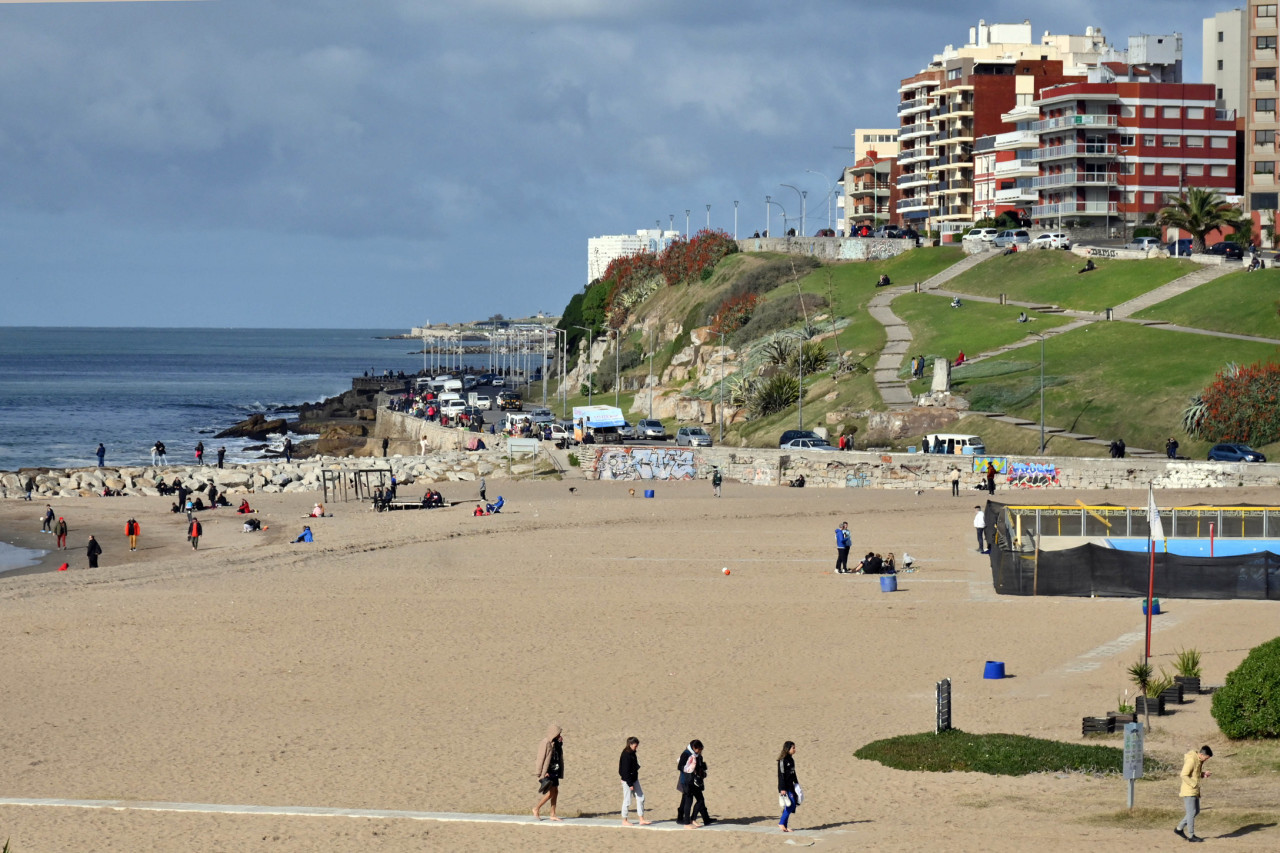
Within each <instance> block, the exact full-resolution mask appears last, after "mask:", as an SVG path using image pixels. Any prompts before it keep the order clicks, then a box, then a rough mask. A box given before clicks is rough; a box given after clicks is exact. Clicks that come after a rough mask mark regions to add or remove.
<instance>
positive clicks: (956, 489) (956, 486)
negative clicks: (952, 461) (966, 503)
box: [951, 465, 960, 498]
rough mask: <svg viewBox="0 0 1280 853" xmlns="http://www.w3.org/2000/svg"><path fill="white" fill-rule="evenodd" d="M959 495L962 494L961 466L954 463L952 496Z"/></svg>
mask: <svg viewBox="0 0 1280 853" xmlns="http://www.w3.org/2000/svg"><path fill="white" fill-rule="evenodd" d="M959 496H960V466H959V465H952V466H951V497H953V498H957V497H959Z"/></svg>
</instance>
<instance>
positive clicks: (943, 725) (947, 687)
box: [934, 678, 951, 735]
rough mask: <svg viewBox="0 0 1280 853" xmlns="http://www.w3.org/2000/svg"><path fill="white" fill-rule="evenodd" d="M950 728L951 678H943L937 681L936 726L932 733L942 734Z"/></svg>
mask: <svg viewBox="0 0 1280 853" xmlns="http://www.w3.org/2000/svg"><path fill="white" fill-rule="evenodd" d="M950 730H951V679H950V678H944V679H942V680H941V681H939V682H938V726H937V728H936V729H935V731H934V734H938V735H940V734H942V733H943V732H946V731H950Z"/></svg>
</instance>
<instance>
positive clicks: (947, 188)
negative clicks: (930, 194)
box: [939, 181, 973, 195]
mask: <svg viewBox="0 0 1280 853" xmlns="http://www.w3.org/2000/svg"><path fill="white" fill-rule="evenodd" d="M939 192H940V193H941V194H942V195H959V194H960V193H972V192H973V181H948V182H947V183H945V184H943V185H942V188H941V189H940V190H939Z"/></svg>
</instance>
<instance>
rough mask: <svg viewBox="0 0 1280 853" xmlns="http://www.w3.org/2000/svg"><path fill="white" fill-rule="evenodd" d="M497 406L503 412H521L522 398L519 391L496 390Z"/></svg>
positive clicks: (522, 406) (522, 409)
mask: <svg viewBox="0 0 1280 853" xmlns="http://www.w3.org/2000/svg"><path fill="white" fill-rule="evenodd" d="M498 408H499V409H501V410H502V411H504V412H523V411H524V398H523V397H521V396H520V392H519V391H500V392H498Z"/></svg>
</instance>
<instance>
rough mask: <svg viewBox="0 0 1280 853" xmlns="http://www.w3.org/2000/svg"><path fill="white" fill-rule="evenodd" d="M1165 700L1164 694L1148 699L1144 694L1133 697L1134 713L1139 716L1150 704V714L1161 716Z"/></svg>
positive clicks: (1145, 711)
mask: <svg viewBox="0 0 1280 853" xmlns="http://www.w3.org/2000/svg"><path fill="white" fill-rule="evenodd" d="M1165 702H1166V700H1165V698H1164V694H1161V695H1160V696H1159V697H1158V698H1155V699H1149V698H1147V697H1146V696H1139V697H1137V698H1136V699H1134V703H1133V708H1134V713H1135V714H1138V715H1139V716H1141V715H1142V714H1145V713H1147V711H1148V706H1150V712H1151V713H1152V714H1155V715H1156V716H1157V717H1163V716H1164V706H1165Z"/></svg>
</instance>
